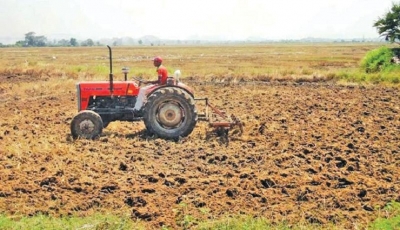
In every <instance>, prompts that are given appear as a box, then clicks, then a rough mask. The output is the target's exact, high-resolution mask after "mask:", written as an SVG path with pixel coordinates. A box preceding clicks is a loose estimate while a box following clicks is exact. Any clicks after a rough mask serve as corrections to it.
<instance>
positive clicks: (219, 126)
mask: <svg viewBox="0 0 400 230" xmlns="http://www.w3.org/2000/svg"><path fill="white" fill-rule="evenodd" d="M194 100H195V101H203V102H204V113H199V114H198V117H199V120H203V121H207V122H208V124H209V126H210V127H212V128H214V131H215V132H216V133H217V135H218V136H221V137H224V138H225V139H226V140H227V141H228V134H229V131H230V130H231V129H233V128H238V134H239V136H240V135H242V133H243V124H242V122H241V121H240V120H239V118H237V117H236V116H235V115H233V114H231V116H230V117H228V116H226V115H225V112H224V111H221V110H219V109H218V108H217V107H215V106H213V105H212V104H211V103H210V102H209V100H208V98H195V99H194Z"/></svg>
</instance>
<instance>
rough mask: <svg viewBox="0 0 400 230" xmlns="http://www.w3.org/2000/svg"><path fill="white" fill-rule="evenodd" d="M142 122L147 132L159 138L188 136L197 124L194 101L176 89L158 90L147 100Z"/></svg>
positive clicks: (181, 90)
mask: <svg viewBox="0 0 400 230" xmlns="http://www.w3.org/2000/svg"><path fill="white" fill-rule="evenodd" d="M143 120H144V124H145V126H146V128H147V131H148V132H149V133H150V134H155V135H157V136H158V137H160V138H164V139H178V138H179V137H185V136H188V135H189V134H190V133H191V132H192V131H193V129H194V127H195V126H196V123H197V111H196V107H195V103H194V99H193V97H192V96H190V95H189V94H188V93H187V92H186V91H184V90H183V89H180V88H177V87H165V88H161V89H158V90H156V91H155V92H153V93H152V94H151V95H150V96H149V97H148V99H147V103H146V104H145V106H144V116H143Z"/></svg>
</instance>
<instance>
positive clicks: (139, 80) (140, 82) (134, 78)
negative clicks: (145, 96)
mask: <svg viewBox="0 0 400 230" xmlns="http://www.w3.org/2000/svg"><path fill="white" fill-rule="evenodd" d="M133 80H136V81H138V82H139V86H140V85H141V84H142V82H143V80H142V79H140V78H136V77H133Z"/></svg>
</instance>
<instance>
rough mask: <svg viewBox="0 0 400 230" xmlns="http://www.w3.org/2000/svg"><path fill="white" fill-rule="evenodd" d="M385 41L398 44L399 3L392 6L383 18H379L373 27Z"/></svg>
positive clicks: (399, 31) (399, 37)
mask: <svg viewBox="0 0 400 230" xmlns="http://www.w3.org/2000/svg"><path fill="white" fill-rule="evenodd" d="M373 26H374V27H376V29H377V30H378V33H379V35H380V36H381V37H385V40H386V41H390V42H391V43H397V44H400V43H399V41H400V3H399V4H395V3H393V4H392V8H391V9H390V10H389V12H387V13H386V14H385V15H384V16H383V17H379V18H378V20H377V21H376V22H375V23H374V25H373Z"/></svg>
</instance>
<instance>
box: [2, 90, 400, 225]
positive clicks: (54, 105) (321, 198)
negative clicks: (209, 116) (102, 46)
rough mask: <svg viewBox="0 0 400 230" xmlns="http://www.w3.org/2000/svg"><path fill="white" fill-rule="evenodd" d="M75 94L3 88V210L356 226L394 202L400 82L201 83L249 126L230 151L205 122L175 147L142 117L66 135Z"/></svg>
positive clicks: (155, 221)
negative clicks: (90, 135) (26, 93)
mask: <svg viewBox="0 0 400 230" xmlns="http://www.w3.org/2000/svg"><path fill="white" fill-rule="evenodd" d="M73 89H74V88H72V89H71V90H70V91H69V92H68V93H66V96H62V97H56V96H40V97H38V98H34V99H32V98H28V97H26V98H23V97H22V98H21V97H13V95H12V93H11V92H8V91H7V90H5V88H3V92H0V95H3V96H2V97H3V99H4V101H2V102H1V104H0V109H1V111H2V118H1V120H0V146H1V148H0V210H5V211H6V212H7V213H9V214H11V215H15V216H19V215H25V214H35V213H38V212H42V213H48V214H50V215H66V214H70V213H79V214H82V215H85V214H90V213H92V212H94V211H98V210H100V211H108V212H113V213H117V214H123V215H131V216H132V218H134V219H136V218H137V219H141V220H144V221H145V222H146V223H147V224H148V225H149V226H152V227H154V228H158V227H159V226H162V225H166V226H172V227H182V223H183V218H184V216H187V215H191V216H192V217H194V218H195V219H197V220H207V219H216V218H220V217H222V216H226V215H228V214H231V215H236V214H250V215H254V216H264V217H266V218H268V219H270V220H272V221H277V222H278V221H282V220H286V221H288V222H289V223H295V222H298V221H307V222H311V223H328V222H333V223H338V224H343V225H345V226H347V227H348V228H352V226H353V223H363V224H365V223H368V222H369V221H372V220H373V219H374V218H376V217H377V216H378V214H379V208H382V207H384V206H385V204H386V203H388V202H389V201H391V200H397V201H400V195H399V194H400V182H399V181H400V170H399V167H400V155H399V154H400V153H399V152H400V144H399V138H400V115H399V112H400V105H399V98H400V93H399V91H398V90H397V89H392V88H383V87H373V88H365V87H359V86H355V87H350V86H333V85H318V84H304V85H301V84H294V83H287V84H270V85H246V86H238V87H233V86H225V87H222V88H220V87H216V86H209V85H207V86H201V85H200V86H196V87H195V90H196V92H197V95H198V96H207V97H209V98H212V99H213V100H212V101H213V102H214V104H216V105H217V106H218V107H221V108H224V109H225V110H226V111H227V112H228V114H229V113H234V114H236V115H237V116H238V117H239V118H240V119H241V120H242V121H244V122H245V133H244V135H243V136H242V137H238V136H235V135H232V136H231V140H230V143H229V145H228V146H226V145H225V143H222V142H221V141H220V140H219V138H217V137H211V138H210V139H209V140H206V138H205V137H206V132H208V131H210V130H209V129H208V128H207V125H206V124H205V123H198V125H197V127H196V128H195V130H194V132H193V133H192V134H191V135H190V136H189V137H188V138H185V139H183V140H181V141H180V142H179V143H176V142H172V141H165V140H161V139H155V140H152V139H148V138H147V137H146V136H145V135H144V134H143V133H144V132H143V129H144V125H143V123H142V122H139V123H133V124H131V123H118V122H116V123H112V124H110V126H109V127H108V128H107V129H105V130H104V135H103V136H102V137H101V138H100V139H99V140H96V141H87V140H77V141H72V140H71V138H70V135H69V123H70V121H71V118H72V117H73V115H74V114H75V113H76V99H75V92H74V91H73ZM1 93H3V94H1ZM7 93H8V94H7ZM5 95H8V97H6V96H5Z"/></svg>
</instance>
